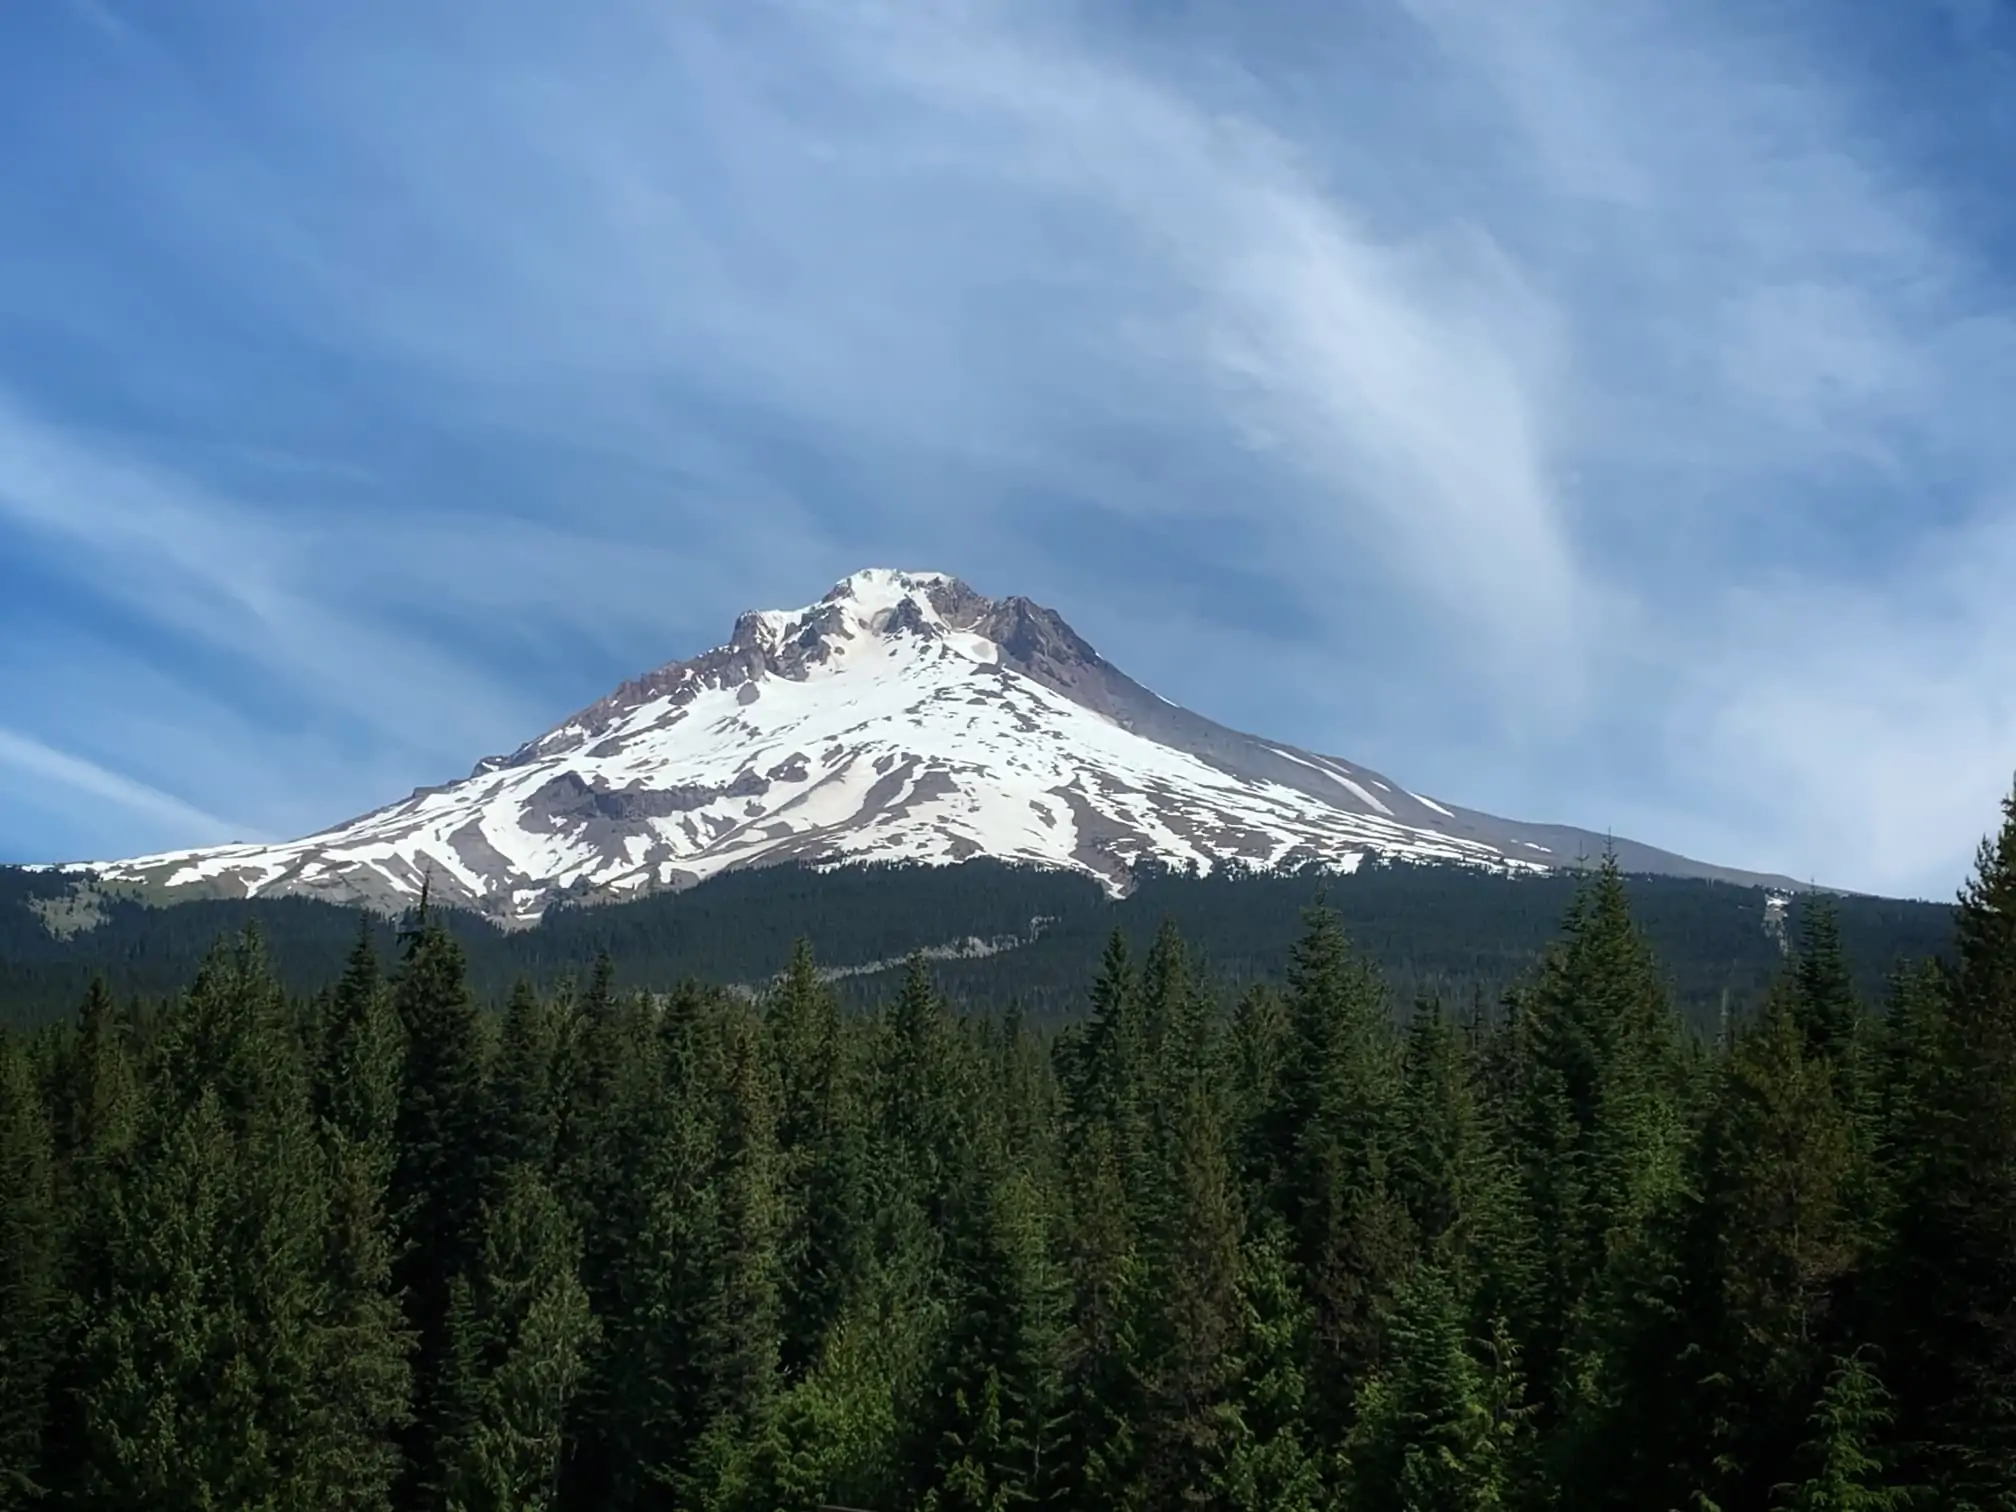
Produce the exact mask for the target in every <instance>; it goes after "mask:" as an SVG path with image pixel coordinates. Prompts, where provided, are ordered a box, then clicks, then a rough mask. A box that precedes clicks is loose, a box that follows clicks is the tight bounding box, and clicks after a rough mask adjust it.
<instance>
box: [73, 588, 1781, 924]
mask: <svg viewBox="0 0 2016 1512" xmlns="http://www.w3.org/2000/svg"><path fill="white" fill-rule="evenodd" d="M1606 846H1614V848H1615V850H1616V851H1617V854H1618V858H1619V860H1620V862H1621V863H1622V864H1623V866H1624V867H1625V869H1626V870H1628V871H1634V872H1643V873H1652V874H1660V875H1668V876H1679V877H1697V878H1713V879H1720V880H1728V881H1737V882H1743V883H1750V884H1755V885H1763V886H1772V887H1780V888H1788V889H1789V888H1794V887H1796V886H1797V884H1795V883H1793V882H1792V881H1790V880H1789V879H1787V878H1783V877H1767V876H1759V875H1755V874H1750V873H1743V872H1735V871H1730V870H1728V869H1725V868H1720V867H1714V866H1709V865H1706V864H1704V863H1701V862H1697V861H1691V860H1688V859H1686V858H1684V857H1681V856H1676V855H1672V854H1670V853H1668V852H1665V851H1661V850H1656V849H1654V848H1652V847H1650V846H1645V845H1639V844H1636V843H1634V842H1632V841H1628V840H1616V841H1612V840H1609V839H1606V838H1605V837H1603V836H1600V835H1595V834H1592V833H1589V832H1587V831H1584V830H1578V829H1571V828H1566V827H1563V826H1558V825H1535V824H1521V823H1516V822H1514V821H1511V820H1506V819H1499V818H1495V817H1493V816H1491V815H1489V814H1483V813H1478V812H1475V811H1473V810H1469V809H1464V808H1461V807H1458V806H1456V805H1453V804H1447V803H1442V802H1438V801H1437V800H1435V799H1432V798H1427V797H1423V796H1421V795H1419V794H1416V793H1412V792H1409V791H1407V790H1406V789H1405V788H1402V787H1401V786H1399V784H1397V783H1394V782H1392V781H1390V780H1389V779H1387V778H1385V777H1382V776H1381V775H1379V774H1378V773H1377V772H1372V771H1368V770H1367V769H1365V768H1364V767H1360V766H1356V765H1354V764H1353V763H1351V762H1348V761H1344V760H1341V759H1339V758H1337V757H1334V756H1325V755H1322V754H1319V753H1317V752H1314V751H1306V750H1302V749H1299V748H1297V747H1295V746H1292V745H1287V744H1284V743H1282V742H1279V741H1270V740H1266V739H1263V738H1261V737H1259V736H1254V735H1247V734H1242V733H1240V732H1239V731H1236V730H1231V729H1228V728H1226V727H1225V726H1223V725H1219V724H1215V723H1213V722H1212V721H1211V720H1209V719H1206V718H1204V717H1203V716H1201V715H1198V714H1193V713H1191V712H1190V711H1189V710H1187V709H1184V708H1180V707H1178V706H1177V705H1175V704H1172V703H1170V702H1169V701H1168V700H1166V699H1164V698H1161V697H1160V696H1158V695H1157V694H1154V693H1151V692H1149V691H1148V690H1147V689H1146V688H1144V687H1142V686H1141V685H1140V684H1139V683H1137V682H1135V681H1133V680H1132V679H1131V678H1129V677H1127V676H1126V675H1125V674H1124V673H1122V672H1121V671H1120V670H1119V669H1118V668H1116V667H1115V666H1113V665H1112V664H1111V663H1110V662H1108V661H1107V660H1106V659H1105V658H1104V657H1102V656H1100V655H1099V653H1098V652H1096V651H1095V650H1093V649H1092V647H1091V646H1090V645H1088V644H1086V642H1085V641H1084V640H1083V639H1082V638H1081V637H1080V636H1079V635H1077V634H1076V633H1075V632H1074V631H1073V630H1072V629H1071V627H1070V626H1069V625H1067V624H1066V623H1065V622H1064V621H1063V620H1062V619H1061V618H1060V617H1059V616H1058V615H1057V614H1056V613H1055V612H1054V611H1052V610H1050V609H1046V608H1044V607H1042V606H1041V605H1038V604H1035V603H1032V602H1030V601H1029V600H1028V599H1026V598H1019V597H1018V598H1005V599H989V598H985V597H983V596H982V595H980V594H978V593H976V592H974V591H973V589H971V588H969V587H968V586H967V585H966V584H964V583H962V582H960V581H959V580H958V579H956V578H953V577H949V576H946V575H945V574H943V573H935V572H916V573H912V572H895V571H889V570H886V569H870V570H868V571H864V572H857V573H855V574H854V575H853V576H852V577H849V578H847V579H845V580H844V581H842V582H840V583H838V584H836V585H835V586H834V588H833V589H832V591H831V592H829V593H828V594H827V595H826V596H825V597H824V598H822V599H820V600H819V602H818V603H816V604H812V605H810V606H808V607H806V608H803V609H796V610H788V611H787V610H772V611H767V612H754V613H749V614H745V615H743V616H742V617H741V618H740V619H739V620H737V621H736V623H735V628H734V633H733V634H732V635H731V636H730V638H729V640H728V643H727V644H726V645H723V646H719V647H717V648H715V649H714V650H711V651H708V652H705V653H704V654H702V655H700V656H697V657H694V658H692V659H691V660H688V661H679V662H673V663H670V664H669V665H667V666H663V667H660V668H659V669H658V670H657V671H655V672H651V673H648V674H647V675H645V676H644V677H641V678H639V679H637V680H636V681H634V682H629V683H625V684H624V685H623V686H621V687H620V688H618V689H616V691H615V692H613V693H611V694H610V695H609V696H608V697H606V698H604V699H602V700H600V701H599V702H597V703H594V704H591V705H590V706H589V707H587V708H586V709H583V710H582V711H581V712H580V713H578V714H576V715H574V716H573V717H572V718H570V719H567V720H565V721H563V722H562V723H561V724H559V725H558V726H556V727H555V728H553V729H551V730H549V731H547V732H546V733H545V734H543V735H541V736H539V737H538V738H537V739H536V740H533V741H531V742H529V743H528V744H526V745H523V746H520V747H519V748H518V749H517V750H516V751H514V752H512V753H511V754H510V755H508V756H492V757H488V758H486V759H484V760H483V761H480V762H478V763H477V765H476V767H475V770H474V771H472V772H471V773H470V774H469V776H467V777H466V778H463V779H462V780H461V781H459V782H452V783H449V784H447V785H445V786H442V787H434V788H421V789H418V790H416V791H415V792H414V793H413V794H412V795H411V796H409V797H407V798H405V799H402V800H400V801H399V802H397V803H393V804H390V805H387V806H386V807H384V808H381V809H377V810H374V811H373V812H371V813H369V814H366V815H364V816H363V817H361V818H358V819H353V820H351V821H349V822H348V823H345V824H341V825H338V826H336V827H335V828H334V829H329V830H325V831H323V832H321V833H319V834H315V835H310V836H308V837H307V838H306V839H302V840H296V841H292V842H288V843H285V844H277V845H263V844H257V845H247V844H241V845H224V846H216V847H211V848H207V849H202V850H191V851H178V852H173V853H170V854H165V855H158V856H144V857H139V858H136V859H133V860H127V861H117V862H110V863H99V864H93V865H92V866H90V867H89V868H88V869H89V870H91V871H94V872H96V873H98V875H99V876H100V877H101V878H102V879H104V880H106V881H110V882H120V883H130V884H137V885H139V886H141V887H143V888H144V889H146V891H147V892H149V893H150V894H153V895H155V896H165V897H169V898H175V897H219V896H223V897H240V898H243V897H275V896H306V897H316V898H323V899H327V900H330V901H335V902H361V903H366V904H371V905H375V906H388V905H389V906H397V905H400V904H404V903H406V902H409V901H410V900H412V899H414V898H416V897H417V896H418V895H419V892H420V890H421V887H422V885H423V883H424V884H427V885H430V886H431V889H432V895H433V896H434V897H435V898H436V899H438V900H440V901H442V902H445V903H450V904H455V905H460V906H463V907H466V908H469V909H471V910H473V911H475V912H477V913H479V914H482V915H484V916H485V917H487V918H489V919H491V920H493V921H494V922H497V923H500V924H506V925H522V924H530V923H534V922H536V921H538V920H539V919H540V918H541V917H542V916H543V915H544V913H545V912H546V910H547V909H548V908H549V907H550V906H551V905H553V904H554V903H557V902H561V901H569V900H580V899H584V898H591V897H593V898H604V899H612V900H613V899H621V898H626V897H634V896H640V895H642V894H645V893H648V892H652V891H656V890H660V889H667V888H670V889H678V888H683V887H688V886H691V885H692V884H694V883H695V882H698V881H700V880H701V879H703V878H706V877H710V876H713V875H715V874H717V873H721V872H726V871H731V870H735V869H738V868H743V867H750V866H758V865H765V864H772V863H777V862H786V861H797V862H805V863H811V864H815V865H823V864H827V863H836V862H850V861H921V862H929V863H951V862H958V861H962V860H966V859H968V858H971V857H976V856H987V857H993V858H996V859H1000V860H1005V861H1013V862H1022V863H1029V864H1033V865H1037V866H1044V867H1063V868H1070V869H1073V870H1076V871H1080V872H1084V873H1088V874H1090V875H1091V876H1094V877H1096V878H1098V879H1099V880H1100V881H1101V882H1102V883H1103V884H1104V885H1105V886H1106V888H1107V889H1108V890H1109V891H1111V892H1114V893H1116V894H1117V893H1121V892H1124V891H1126V890H1127V888H1128V887H1129V886H1130V884H1131V879H1132V876H1133V874H1134V873H1135V872H1136V871H1137V870H1138V869H1139V868H1140V867H1142V866H1143V865H1144V863H1145V864H1150V865H1160V866H1167V867H1178V868H1181V867H1188V866H1195V867H1196V868H1197V869H1198V870H1200V871H1204V872H1209V871H1213V870H1219V869H1224V868H1226V867H1247V868H1253V869H1260V870H1280V869H1289V868H1298V867H1305V866H1310V865H1315V866H1320V867H1327V868H1332V869H1335V870H1339V871H1350V870H1353V869H1355V868H1356V867H1357V866H1358V865H1359V864H1360V862H1362V861H1363V860H1364V859H1366V858H1367V857H1372V858H1381V859H1389V860H1408V861H1424V862H1441V863H1454V864H1458V865H1462V866H1467V867H1474V868H1483V869H1486V870H1491V871H1498V872H1507V873H1534V872H1544V871H1551V870H1556V869H1560V868H1563V867H1577V866H1581V865H1584V864H1586V863H1587V862H1588V860H1589V859H1590V858H1592V857H1594V856H1598V855H1600V854H1601V853H1602V852H1603V850H1604V848H1605V847H1606Z"/></svg>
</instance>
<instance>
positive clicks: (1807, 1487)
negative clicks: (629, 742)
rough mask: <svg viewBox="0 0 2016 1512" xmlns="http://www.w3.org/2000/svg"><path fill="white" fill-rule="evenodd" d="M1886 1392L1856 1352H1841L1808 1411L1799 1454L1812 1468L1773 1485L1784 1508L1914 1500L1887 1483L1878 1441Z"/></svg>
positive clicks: (1885, 1416) (1837, 1511)
mask: <svg viewBox="0 0 2016 1512" xmlns="http://www.w3.org/2000/svg"><path fill="white" fill-rule="evenodd" d="M1889 1403H1890V1397H1889V1393H1888V1392H1886V1391H1885V1390H1884V1389H1883V1383H1882V1382H1881V1381H1879V1380H1878V1379H1877V1378H1876V1372H1875V1371H1874V1369H1872V1368H1871V1366H1870V1364H1869V1361H1868V1359H1867V1357H1866V1356H1864V1355H1863V1354H1862V1353H1861V1352H1859V1351H1858V1352H1856V1353H1854V1354H1850V1355H1844V1356H1842V1357H1841V1358H1839V1359H1838V1360H1836V1361H1835V1363H1834V1369H1833V1372H1832V1374H1831V1375H1830V1376H1829V1378H1828V1381H1827V1387H1826V1390H1825V1392H1823V1393H1822V1395H1821V1398H1820V1402H1819V1405H1818V1406H1817V1407H1816V1408H1815V1409H1814V1411H1813V1416H1812V1428H1813V1437H1812V1438H1811V1440H1809V1441H1808V1443H1807V1445H1806V1447H1805V1450H1804V1454H1803V1458H1804V1459H1805V1460H1806V1462H1807V1464H1808V1466H1809V1468H1810V1471H1811V1473H1810V1474H1809V1475H1808V1476H1807V1478H1806V1479H1805V1480H1803V1481H1801V1482H1799V1483H1797V1484H1796V1485H1784V1486H1780V1487H1779V1488H1778V1492H1779V1499H1778V1502H1777V1505H1779V1506H1780V1507H1782V1508H1784V1509H1785V1512H1890V1509H1892V1508H1897V1507H1906V1506H1909V1505H1910V1504H1911V1502H1912V1500H1913V1498H1912V1496H1911V1494H1910V1492H1909V1491H1907V1490H1906V1489H1905V1488H1903V1487H1901V1486H1895V1485H1890V1484H1887V1483H1886V1481H1885V1472H1884V1461H1883V1456H1882V1453H1881V1440H1882V1437H1883V1433H1884V1430H1885V1429H1886V1428H1887V1427H1888V1426H1889V1424H1890V1422H1891V1417H1892V1414H1891V1411H1890V1405H1889Z"/></svg>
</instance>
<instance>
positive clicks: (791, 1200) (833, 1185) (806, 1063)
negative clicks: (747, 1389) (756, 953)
mask: <svg viewBox="0 0 2016 1512" xmlns="http://www.w3.org/2000/svg"><path fill="white" fill-rule="evenodd" d="M763 1028H764V1035H765V1039H766V1042H767V1044H768V1046H769V1053H770V1059H771V1064H772V1067H773V1068H774V1074H775V1077H776V1082H777V1096H778V1101H777V1150H778V1161H779V1170H778V1181H779V1186H780V1190H781V1193H782V1202H783V1213H782V1224H783V1234H782V1239H781V1265H782V1270H783V1286H784V1297H783V1309H784V1323H783V1327H784V1344H783V1368H784V1372H785V1374H786V1375H787V1376H789V1377H791V1378H794V1379H795V1378H796V1377H798V1376H800V1375H802V1374H803V1373H804V1372H805V1371H806V1370H808V1369H809V1368H810V1367H811V1365H812V1363H813V1362H814V1361H815V1360H816V1359H817V1358H818V1356H819V1352H820V1349H821V1346H822V1344H823V1342H824V1340H825V1337H826V1333H827V1330H829V1329H830V1328H831V1327H832V1326H833V1325H834V1323H835V1322H836V1321H837V1320H838V1318H839V1316H840V1313H841V1311H842V1309H843V1308H844V1307H845V1305H846V1303H847V1299H848V1297H849V1296H850V1294H851V1293H852V1292H853V1290H854V1289H855V1288H856V1287H857V1286H858V1285H859V1284H860V1282H861V1279H862V1267H863V1265H864V1264H865V1261H866V1253H865V1251H866V1236H867V1227H868V1223H869V1218H870V1215H869V1211H868V1209H869V1198H868V1193H867V1173H866V1164H865V1163H866V1153H867V1152H866V1148H865V1132H866V1131H865V1129H864V1128H863V1127H862V1123H861V1117H860V1108H859V1105H858V1102H857V1100H856V1099H855V1098H854V1096H853V1095H852V1094H853V1089H852V1087H851V1085H850V1078H849V1076H848V1070H849V1068H848V1066H847V1064H846V1062H845V1059H844V1057H843V1053H842V1043H841V1033H840V1010H839V1005H838V1003H837V1002H835V1000H834V997H833V993H832V990H831V989H830V988H829V987H828V986H827V985H826V983H825V982H823V981H822V980H821V979H820V977H819V971H818V966H817V963H816V962H815V961H814V959H813V956H812V947H811V943H810V942H809V941H807V940H803V939H801V940H799V941H798V942H797V944H796V945H794V946H793V948H792V952H791V960H790V964H789V965H788V966H787V967H786V968H785V972H784V976H783V978H782V980H781V981H780V982H779V983H778V984H777V986H776V988H775V989H774V990H773V991H772V993H771V994H770V997H769V999H768V1001H767V1003H766V1006H765V1012H764V1018H763Z"/></svg>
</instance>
